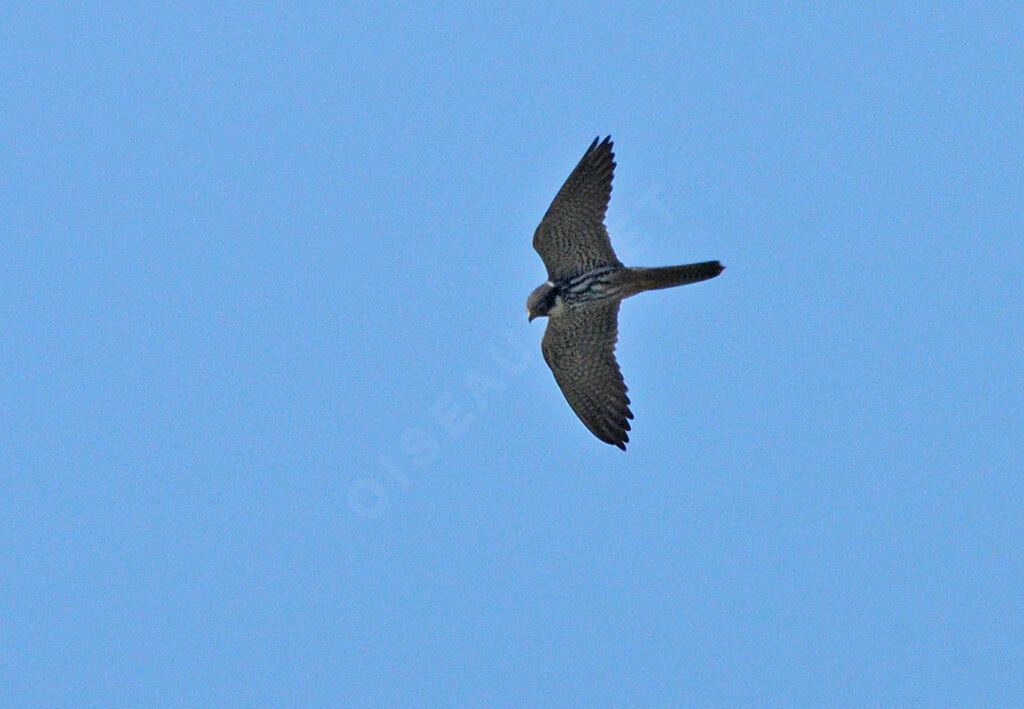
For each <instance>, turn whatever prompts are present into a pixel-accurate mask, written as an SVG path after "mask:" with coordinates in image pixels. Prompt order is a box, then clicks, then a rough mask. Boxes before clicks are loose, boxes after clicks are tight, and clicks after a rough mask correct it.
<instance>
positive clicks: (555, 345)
mask: <svg viewBox="0 0 1024 709" xmlns="http://www.w3.org/2000/svg"><path fill="white" fill-rule="evenodd" d="M618 337H619V301H613V302H611V303H601V304H599V305H591V306H588V307H586V308H583V309H581V310H577V311H575V312H572V313H569V314H566V315H563V316H561V317H555V318H549V319H548V327H547V329H546V330H545V331H544V340H543V342H541V350H542V351H543V352H544V360H545V361H546V362H547V363H548V366H549V367H551V371H552V372H553V373H554V375H555V381H556V382H558V386H559V387H560V388H561V390H562V394H564V395H565V400H566V401H568V402H569V406H571V407H572V410H573V411H575V412H576V415H577V416H579V417H580V421H582V422H583V423H584V425H586V427H587V428H589V429H590V432H591V433H593V434H594V435H595V436H597V437H598V438H600V439H601V440H602V441H604V442H605V443H610V444H612V445H613V446H618V447H619V448H621V449H622V450H626V445H625V444H626V443H627V442H628V441H629V436H628V435H627V434H626V431H628V430H629V421H627V419H631V418H633V412H631V411H630V410H629V397H628V396H626V383H625V382H624V381H623V379H622V373H621V372H620V371H619V363H618V362H616V361H615V342H616V340H618Z"/></svg>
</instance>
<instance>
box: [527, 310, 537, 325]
mask: <svg viewBox="0 0 1024 709" xmlns="http://www.w3.org/2000/svg"><path fill="white" fill-rule="evenodd" d="M535 317H537V316H536V315H534V314H533V313H531V312H530V311H529V310H527V311H526V322H533V319H534V318H535Z"/></svg>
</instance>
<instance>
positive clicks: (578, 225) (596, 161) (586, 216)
mask: <svg viewBox="0 0 1024 709" xmlns="http://www.w3.org/2000/svg"><path fill="white" fill-rule="evenodd" d="M614 171H615V153H613V152H612V138H611V136H608V137H607V138H605V139H604V141H602V142H601V144H600V145H598V142H597V138H595V139H594V142H593V143H591V144H590V147H589V148H587V152H586V153H584V154H583V158H582V159H581V160H580V162H579V164H578V165H577V166H576V169H575V170H573V171H572V174H570V175H569V179H567V180H566V181H565V184H564V185H562V189H560V190H559V191H558V194H557V195H555V199H554V201H553V202H551V206H550V207H548V211H547V213H546V214H545V215H544V218H543V219H541V221H540V226H538V227H537V231H536V232H534V234H533V248H534V249H536V250H537V253H538V254H540V257H541V259H543V260H544V266H545V267H546V268H547V270H548V278H550V279H552V280H560V279H565V278H568V277H570V276H574V275H577V274H579V273H582V272H584V271H589V270H590V269H593V268H597V267H599V266H608V265H621V264H620V263H619V259H618V258H617V257H616V256H615V251H614V250H613V249H612V242H611V240H610V239H609V238H608V230H607V229H606V228H605V226H604V215H605V211H607V209H608V200H609V199H610V198H611V195H612V174H613V173H614Z"/></svg>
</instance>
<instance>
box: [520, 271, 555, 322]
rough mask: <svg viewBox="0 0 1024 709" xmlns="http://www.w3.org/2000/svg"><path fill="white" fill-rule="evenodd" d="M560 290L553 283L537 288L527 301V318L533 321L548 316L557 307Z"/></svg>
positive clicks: (549, 282)
mask: <svg viewBox="0 0 1024 709" xmlns="http://www.w3.org/2000/svg"><path fill="white" fill-rule="evenodd" d="M557 297H558V290H557V289H556V288H555V284H553V283H552V282H551V281H548V282H547V283H544V284H542V285H539V286H537V287H536V288H535V289H534V291H533V293H530V297H529V298H527V299H526V317H527V319H528V320H530V321H532V320H533V319H534V318H539V317H542V316H544V315H547V314H549V313H550V312H551V310H552V309H553V308H554V307H555V302H556V298H557Z"/></svg>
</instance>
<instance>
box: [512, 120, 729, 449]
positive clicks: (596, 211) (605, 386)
mask: <svg viewBox="0 0 1024 709" xmlns="http://www.w3.org/2000/svg"><path fill="white" fill-rule="evenodd" d="M614 170H615V154H614V153H613V152H612V142H611V137H610V136H609V137H608V138H605V139H604V141H603V142H601V143H600V144H598V141H597V140H596V139H595V140H594V142H593V143H592V144H591V145H590V148H588V149H587V152H586V153H585V154H584V155H583V158H582V159H581V160H580V162H579V164H578V165H577V166H576V169H574V170H573V171H572V174H570V175H569V178H568V179H567V180H566V181H565V184H564V185H563V186H562V189H561V190H559V192H558V194H557V195H556V196H555V199H554V201H553V202H552V203H551V206H550V207H549V208H548V211H547V213H546V214H545V215H544V218H543V219H542V220H541V223H540V226H538V227H537V231H536V233H535V234H534V236H533V246H534V248H535V249H536V250H537V253H539V254H540V256H541V258H542V259H543V261H544V265H545V266H546V267H547V271H548V280H547V281H546V282H545V283H543V284H541V285H540V286H538V287H537V288H536V289H535V290H534V291H533V292H532V293H531V294H530V297H529V298H528V299H527V301H526V311H527V315H528V317H529V319H530V320H533V319H534V318H536V317H541V316H547V317H548V327H547V329H546V330H545V332H544V340H543V342H542V344H541V349H542V351H543V353H544V359H545V361H546V362H547V363H548V366H549V367H550V368H551V371H552V373H554V375H555V381H556V382H558V386H559V387H560V388H561V389H562V393H563V394H564V395H565V398H566V400H567V401H568V402H569V405H570V406H571V407H572V409H573V411H575V412H576V415H577V416H579V418H580V420H581V421H582V422H583V423H584V424H585V425H586V426H587V428H588V429H590V431H591V432H592V433H593V434H594V435H595V436H597V437H598V438H599V439H601V440H602V441H604V442H605V443H609V444H611V445H614V446H618V447H619V448H621V449H622V450H625V449H626V445H625V444H626V443H627V442H628V441H629V436H628V434H627V433H626V431H628V430H629V421H628V419H631V418H633V413H632V412H631V411H630V410H629V397H628V396H626V384H625V382H624V381H623V379H622V374H621V372H620V371H619V365H618V362H616V361H615V343H616V340H617V338H618V312H619V302H620V301H621V300H622V299H623V298H628V297H629V296H631V295H636V294H637V293H640V292H642V291H645V290H655V289H658V288H672V287H674V286H680V285H684V284H687V283H696V282H697V281H703V280H706V279H708V278H714V277H715V276H717V275H718V274H719V273H721V272H722V268H723V266H722V264H721V263H719V262H718V261H705V262H702V263H693V264H687V265H683V266H665V267H660V268H631V267H629V266H624V265H623V264H622V263H621V262H620V261H619V260H618V258H617V257H616V256H615V251H614V249H612V245H611V240H610V239H609V238H608V231H607V229H606V228H605V226H604V215H605V211H606V210H607V208H608V200H609V199H610V197H611V188H612V175H613V173H614Z"/></svg>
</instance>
